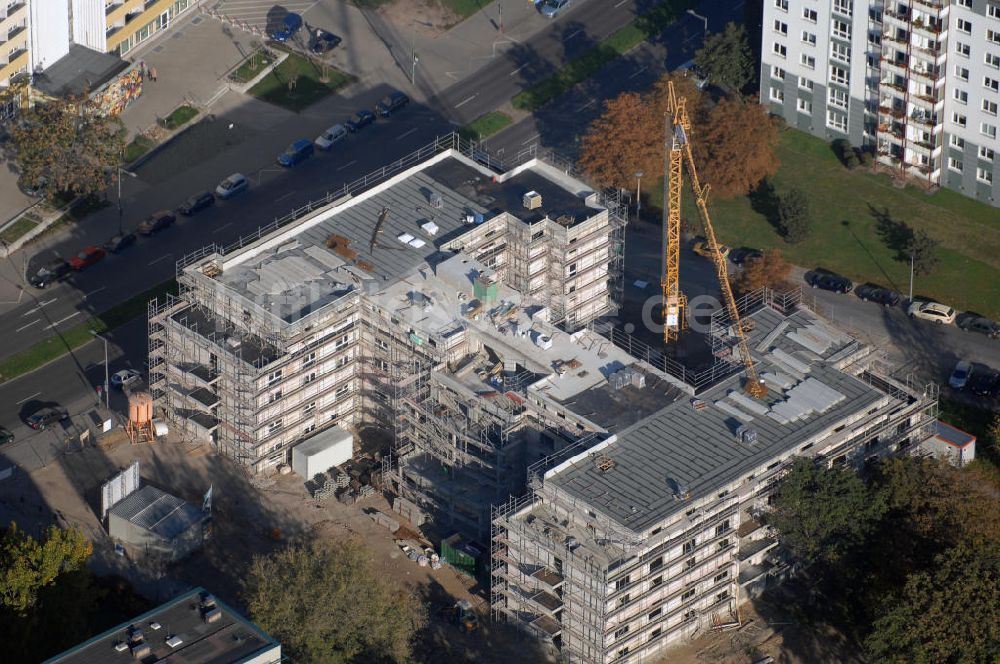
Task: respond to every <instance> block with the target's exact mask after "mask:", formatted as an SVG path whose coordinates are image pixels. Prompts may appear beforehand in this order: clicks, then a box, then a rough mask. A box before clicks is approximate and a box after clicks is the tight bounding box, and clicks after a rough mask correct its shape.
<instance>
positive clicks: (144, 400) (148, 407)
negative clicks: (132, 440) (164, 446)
mask: <svg viewBox="0 0 1000 664" xmlns="http://www.w3.org/2000/svg"><path fill="white" fill-rule="evenodd" d="M128 420H129V422H130V423H131V424H132V425H134V426H143V425H148V424H149V423H150V422H151V421H152V420H153V396H152V395H151V394H150V393H149V392H133V393H132V394H130V395H129V396H128Z"/></svg>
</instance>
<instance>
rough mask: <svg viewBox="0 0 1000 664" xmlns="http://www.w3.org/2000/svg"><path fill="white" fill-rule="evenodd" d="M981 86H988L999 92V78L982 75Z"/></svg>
mask: <svg viewBox="0 0 1000 664" xmlns="http://www.w3.org/2000/svg"><path fill="white" fill-rule="evenodd" d="M983 86H984V87H987V88H989V89H990V90H992V91H993V92H1000V80H997V79H995V78H990V77H989V76H984V77H983Z"/></svg>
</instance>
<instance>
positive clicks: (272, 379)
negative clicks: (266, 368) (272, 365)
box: [267, 369, 281, 385]
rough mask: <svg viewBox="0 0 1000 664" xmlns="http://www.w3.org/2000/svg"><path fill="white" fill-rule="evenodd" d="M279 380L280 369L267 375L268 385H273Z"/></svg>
mask: <svg viewBox="0 0 1000 664" xmlns="http://www.w3.org/2000/svg"><path fill="white" fill-rule="evenodd" d="M280 380H281V369H278V370H277V371H272V372H271V373H269V374H267V384H268V385H274V384H275V383H277V382H278V381H280Z"/></svg>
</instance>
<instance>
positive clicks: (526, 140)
mask: <svg viewBox="0 0 1000 664" xmlns="http://www.w3.org/2000/svg"><path fill="white" fill-rule="evenodd" d="M539 136H541V134H535V135H534V136H532V137H531V138H526V139H524V140H523V141H521V145H524V144H525V143H534V142H535V139H536V138H538V137H539Z"/></svg>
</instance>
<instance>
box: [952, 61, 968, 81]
mask: <svg viewBox="0 0 1000 664" xmlns="http://www.w3.org/2000/svg"><path fill="white" fill-rule="evenodd" d="M955 78H957V79H958V80H960V81H968V80H969V70H968V69H966V68H965V67H963V66H961V65H955Z"/></svg>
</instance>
